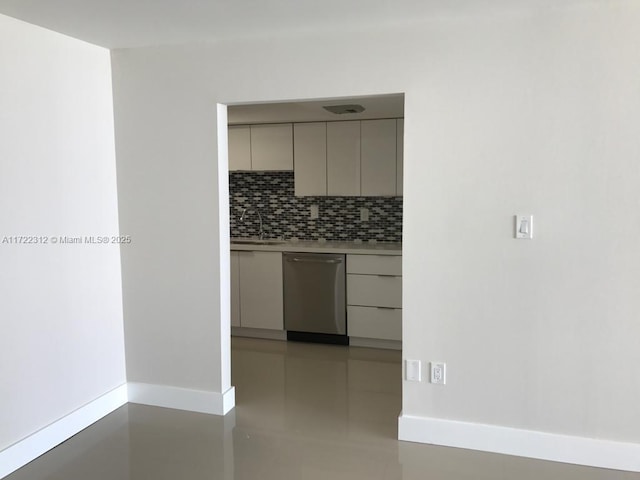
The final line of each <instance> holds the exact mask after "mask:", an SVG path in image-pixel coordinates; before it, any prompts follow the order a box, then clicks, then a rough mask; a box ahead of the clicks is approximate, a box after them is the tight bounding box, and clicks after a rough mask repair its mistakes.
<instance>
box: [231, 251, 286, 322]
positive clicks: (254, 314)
mask: <svg viewBox="0 0 640 480" xmlns="http://www.w3.org/2000/svg"><path fill="white" fill-rule="evenodd" d="M282 292H283V290H282V253H281V252H259V251H242V252H240V251H237V252H236V251H233V252H231V326H233V327H243V328H257V329H266V330H283V329H284V324H283V312H284V310H283V297H282V295H283V293H282Z"/></svg>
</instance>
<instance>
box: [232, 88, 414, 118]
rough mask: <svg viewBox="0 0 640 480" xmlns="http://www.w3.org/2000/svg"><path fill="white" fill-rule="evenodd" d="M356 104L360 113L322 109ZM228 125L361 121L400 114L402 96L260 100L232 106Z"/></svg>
mask: <svg viewBox="0 0 640 480" xmlns="http://www.w3.org/2000/svg"><path fill="white" fill-rule="evenodd" d="M344 104H358V105H362V106H363V107H364V109H365V110H364V111H363V112H362V113H346V114H341V115H336V114H335V113H331V112H328V111H326V110H325V109H324V108H322V107H324V106H325V105H344ZM227 113H228V120H229V124H230V125H234V124H235V125H238V124H243V123H244V124H247V123H277V122H320V121H334V120H365V119H370V118H401V117H404V95H402V94H398V95H378V96H374V97H352V98H339V99H330V100H314V101H309V102H288V103H261V104H257V105H234V106H230V107H229V108H228V110H227Z"/></svg>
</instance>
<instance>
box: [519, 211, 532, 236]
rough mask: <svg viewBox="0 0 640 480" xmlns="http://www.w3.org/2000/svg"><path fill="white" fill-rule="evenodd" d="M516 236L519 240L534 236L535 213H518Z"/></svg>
mask: <svg viewBox="0 0 640 480" xmlns="http://www.w3.org/2000/svg"><path fill="white" fill-rule="evenodd" d="M515 237H516V238H517V239H518V240H531V239H532V238H533V215H516V217H515Z"/></svg>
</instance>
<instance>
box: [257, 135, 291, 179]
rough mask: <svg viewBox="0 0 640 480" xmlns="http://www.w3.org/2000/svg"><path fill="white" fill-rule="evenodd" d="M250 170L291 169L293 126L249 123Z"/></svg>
mask: <svg viewBox="0 0 640 480" xmlns="http://www.w3.org/2000/svg"><path fill="white" fill-rule="evenodd" d="M251 168H252V170H293V126H292V124H290V123H283V124H277V125H251Z"/></svg>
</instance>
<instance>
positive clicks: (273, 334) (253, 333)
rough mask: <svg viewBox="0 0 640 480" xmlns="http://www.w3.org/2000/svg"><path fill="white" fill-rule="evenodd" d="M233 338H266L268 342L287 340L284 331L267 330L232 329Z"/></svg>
mask: <svg viewBox="0 0 640 480" xmlns="http://www.w3.org/2000/svg"><path fill="white" fill-rule="evenodd" d="M231 336H232V337H249V338H264V339H266V340H284V341H286V340H287V332H285V331H284V330H267V329H265V328H247V327H231Z"/></svg>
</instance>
